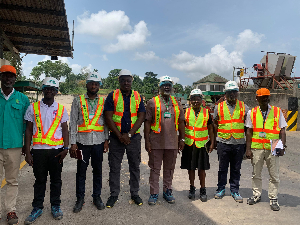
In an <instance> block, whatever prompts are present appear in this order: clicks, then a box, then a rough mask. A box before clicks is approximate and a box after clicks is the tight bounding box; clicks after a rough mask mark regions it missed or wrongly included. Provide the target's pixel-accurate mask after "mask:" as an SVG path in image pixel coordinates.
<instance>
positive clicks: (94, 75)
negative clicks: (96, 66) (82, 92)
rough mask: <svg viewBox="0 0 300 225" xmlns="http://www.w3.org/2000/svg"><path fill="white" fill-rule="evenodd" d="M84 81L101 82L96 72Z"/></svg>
mask: <svg viewBox="0 0 300 225" xmlns="http://www.w3.org/2000/svg"><path fill="white" fill-rule="evenodd" d="M86 81H97V82H101V76H100V75H99V73H98V72H90V73H89V74H88V76H87V78H86Z"/></svg>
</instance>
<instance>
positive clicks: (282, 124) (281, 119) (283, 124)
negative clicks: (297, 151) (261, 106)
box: [245, 104, 287, 129]
mask: <svg viewBox="0 0 300 225" xmlns="http://www.w3.org/2000/svg"><path fill="white" fill-rule="evenodd" d="M271 108H272V107H271V106H270V105H269V104H268V111H267V116H266V118H267V117H268V115H269V113H270V111H271ZM278 125H279V128H280V129H282V128H284V127H287V123H286V121H285V118H284V116H283V114H282V111H281V109H280V116H279V124H278ZM245 126H246V127H248V128H253V124H252V121H251V110H249V111H248V113H247V119H246V124H245Z"/></svg>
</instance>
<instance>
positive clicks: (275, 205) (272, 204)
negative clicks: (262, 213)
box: [270, 198, 280, 211]
mask: <svg viewBox="0 0 300 225" xmlns="http://www.w3.org/2000/svg"><path fill="white" fill-rule="evenodd" d="M270 207H271V209H272V210H273V211H279V210H280V207H279V204H278V201H277V198H275V199H270Z"/></svg>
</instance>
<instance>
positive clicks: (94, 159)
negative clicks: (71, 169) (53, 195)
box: [76, 143, 104, 198]
mask: <svg viewBox="0 0 300 225" xmlns="http://www.w3.org/2000/svg"><path fill="white" fill-rule="evenodd" d="M77 146H78V149H79V150H82V155H83V160H84V161H85V162H84V161H83V160H77V173H76V197H77V198H84V196H85V180H86V170H87V168H88V166H89V160H90V158H91V164H92V167H93V194H92V196H93V197H98V196H100V195H101V189H102V161H103V149H104V143H102V144H100V145H82V144H80V143H77Z"/></svg>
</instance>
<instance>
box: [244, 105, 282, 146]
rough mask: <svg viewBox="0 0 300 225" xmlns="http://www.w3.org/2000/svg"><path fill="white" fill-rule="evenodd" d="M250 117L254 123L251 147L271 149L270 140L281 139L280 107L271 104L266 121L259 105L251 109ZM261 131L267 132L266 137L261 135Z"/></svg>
mask: <svg viewBox="0 0 300 225" xmlns="http://www.w3.org/2000/svg"><path fill="white" fill-rule="evenodd" d="M250 118H251V121H252V124H253V135H252V143H251V148H255V149H266V150H271V143H270V140H271V139H279V133H280V130H281V129H280V128H279V118H280V108H278V107H275V106H271V110H270V112H269V114H268V117H267V118H266V121H265V123H264V119H263V116H262V113H261V111H260V108H259V106H257V107H255V108H253V109H252V110H251V115H250ZM260 132H265V133H266V137H264V138H263V137H259V133H260Z"/></svg>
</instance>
